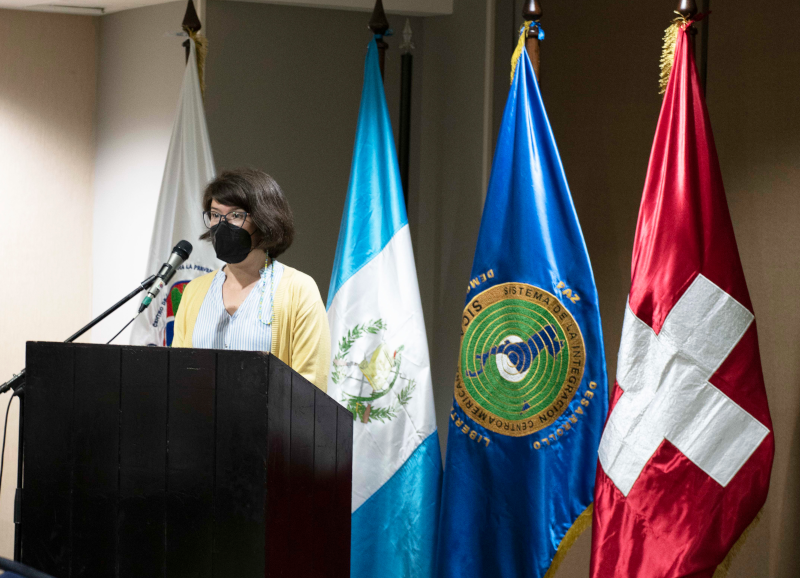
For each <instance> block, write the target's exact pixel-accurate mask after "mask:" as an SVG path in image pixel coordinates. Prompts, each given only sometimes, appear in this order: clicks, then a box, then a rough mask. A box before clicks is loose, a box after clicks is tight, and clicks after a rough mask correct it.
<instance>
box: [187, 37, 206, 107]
mask: <svg viewBox="0 0 800 578" xmlns="http://www.w3.org/2000/svg"><path fill="white" fill-rule="evenodd" d="M183 29H184V31H185V32H186V33H187V34H188V35H189V37H190V38H191V39H192V40H194V48H195V54H196V55H197V76H198V78H199V80H200V94H202V95H203V99H205V97H206V74H205V73H206V56H208V38H206V37H205V36H204V35H203V34H202V33H201V32H192V31H191V30H189V29H188V28H186V27H185V26H184V28H183Z"/></svg>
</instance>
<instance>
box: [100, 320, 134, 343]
mask: <svg viewBox="0 0 800 578" xmlns="http://www.w3.org/2000/svg"><path fill="white" fill-rule="evenodd" d="M137 317H139V314H138V313H137V314H136V315H134V316H133V319H131V320H130V321H128V322H127V323H126V324H125V327H123V328H122V329H120V330H119V331H117V334H116V335H115V336H114V337H112V338H111V339H109V340H108V341H106V345H108V344H109V343H111V342H112V341H114V340H115V339H116V338H117V337H119V334H120V333H122V332H123V331H125V330H126V329H127V328H128V326H129V325H130V324H131V323H133V322H134V321H136V318H137Z"/></svg>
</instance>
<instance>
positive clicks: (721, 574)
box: [713, 510, 764, 578]
mask: <svg viewBox="0 0 800 578" xmlns="http://www.w3.org/2000/svg"><path fill="white" fill-rule="evenodd" d="M763 511H764V510H759V511H758V515H757V516H756V517H755V519H754V520H753V521H752V522H750V525H749V526H747V528H745V530H744V532H742V535H741V536H739V539H738V540H736V543H735V544H734V545H733V548H731V549H730V551H729V552H728V555H727V556H725V559H724V560H723V561H722V563H721V564H720V565H719V566H717V569H716V571H715V572H714V577H713V578H725V577H726V576H727V575H728V570H730V569H731V564H732V563H733V559H734V558H736V556H737V554H739V552H740V551H741V550H742V546H744V543H745V541H747V537H748V536H749V535H750V532H751V531H752V530H753V529H754V528H755V527H756V526H757V525H758V523H759V522H760V521H761V513H762V512H763Z"/></svg>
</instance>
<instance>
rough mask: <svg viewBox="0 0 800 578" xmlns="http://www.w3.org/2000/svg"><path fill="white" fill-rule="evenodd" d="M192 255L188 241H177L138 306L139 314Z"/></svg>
mask: <svg viewBox="0 0 800 578" xmlns="http://www.w3.org/2000/svg"><path fill="white" fill-rule="evenodd" d="M191 254H192V244H191V243H190V242H189V241H178V244H177V245H175V247H174V248H173V249H172V255H170V256H169V261H167V262H166V263H164V264H163V265H161V269H160V270H159V271H158V275H156V282H155V283H153V285H152V286H151V287H150V290H149V291H148V292H147V296H146V297H145V298H144V299H143V300H142V304H141V305H140V306H139V313H141V312H142V311H144V310H145V309H147V306H148V305H150V303H151V302H152V301H153V299H155V298H156V296H157V295H158V293H159V291H161V289H162V288H163V287H164V285H166V284H167V283H169V282H170V279H172V276H173V275H175V271H177V270H178V267H180V265H181V263H183V262H184V261H186V259H188V258H189V255H191Z"/></svg>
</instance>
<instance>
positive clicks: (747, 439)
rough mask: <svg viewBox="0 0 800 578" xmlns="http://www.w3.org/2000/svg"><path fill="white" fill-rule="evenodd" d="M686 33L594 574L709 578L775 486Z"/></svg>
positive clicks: (634, 302) (622, 385) (612, 439)
mask: <svg viewBox="0 0 800 578" xmlns="http://www.w3.org/2000/svg"><path fill="white" fill-rule="evenodd" d="M686 28H687V27H684V29H682V30H681V31H680V32H679V33H678V40H677V43H676V47H675V63H674V66H673V70H672V74H671V76H670V81H669V85H668V87H667V92H666V94H665V97H664V104H663V106H662V109H661V116H660V118H659V122H658V128H657V129H656V135H655V140H654V142H653V149H652V151H651V156H650V166H649V168H648V172H647V179H646V181H645V187H644V194H643V196H642V205H641V208H640V211H639V223H638V226H637V229H636V239H635V241H634V248H633V264H632V272H631V291H630V295H629V297H628V305H627V307H626V309H625V321H624V324H623V329H622V340H621V343H620V349H619V360H618V363H617V383H616V387H615V389H614V394H613V399H612V401H611V409H610V410H609V417H608V421H607V422H606V427H605V430H604V431H603V437H602V439H601V441H600V448H599V462H600V464H599V465H600V467H598V468H597V481H596V485H595V506H594V521H593V530H592V565H591V575H592V578H612V577H613V578H681V577H690V576H691V578H710V577H711V576H713V574H714V571H715V570H716V568H717V566H718V565H719V564H720V563H721V562H722V561H723V560H724V559H725V557H726V555H727V554H728V552H729V551H730V549H731V547H732V546H733V545H734V543H735V542H736V541H737V539H738V538H739V537H740V536H741V534H742V532H743V531H744V530H745V529H746V528H747V526H748V525H749V524H750V523H751V522H752V521H753V519H754V518H755V516H756V514H757V513H758V511H759V510H760V509H761V506H763V504H764V501H765V500H766V497H767V489H768V487H769V477H770V471H771V469H772V456H773V452H774V437H773V434H772V422H771V420H770V416H769V408H768V406H767V397H766V392H765V390H764V378H763V376H762V373H761V362H760V358H759V352H758V336H757V334H756V324H755V318H754V315H753V307H752V305H751V303H750V296H749V294H748V291H747V285H746V283H745V280H744V273H743V271H742V265H741V262H740V260H739V252H738V249H737V248H736V239H735V237H734V234H733V226H732V224H731V219H730V215H729V213H728V205H727V201H726V199H725V191H724V189H723V186H722V175H721V172H720V169H719V162H718V160H717V153H716V149H715V147H714V140H713V136H712V133H711V125H710V123H709V119H708V113H707V111H706V107H705V101H704V97H703V94H702V90H701V88H700V85H699V82H698V77H697V69H696V67H695V62H694V56H693V54H692V51H691V49H690V45H689V42H688V39H687V34H686Z"/></svg>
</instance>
